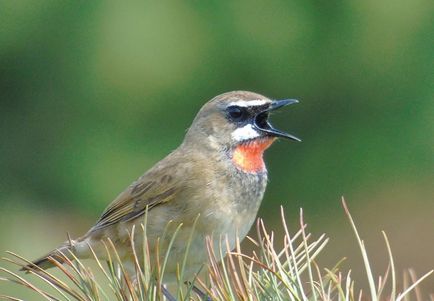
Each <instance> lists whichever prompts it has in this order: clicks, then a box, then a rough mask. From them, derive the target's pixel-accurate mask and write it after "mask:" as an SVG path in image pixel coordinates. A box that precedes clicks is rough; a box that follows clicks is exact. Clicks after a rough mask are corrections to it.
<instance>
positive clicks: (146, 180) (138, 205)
mask: <svg viewBox="0 0 434 301" xmlns="http://www.w3.org/2000/svg"><path fill="white" fill-rule="evenodd" d="M177 184H178V183H177V181H174V179H173V178H172V177H171V176H169V175H168V174H165V173H162V174H160V175H155V174H154V175H152V176H151V175H149V176H146V177H145V176H144V177H142V178H139V179H138V180H137V181H136V182H134V183H133V184H132V185H131V186H130V187H128V188H127V189H126V190H125V191H124V192H122V193H121V194H120V195H119V196H118V197H117V198H116V199H115V200H114V201H113V202H112V203H111V204H110V205H109V206H108V207H107V208H106V209H105V210H104V212H103V214H102V215H101V217H100V218H99V220H98V222H97V223H96V224H95V226H93V228H92V229H91V231H93V230H98V229H102V228H105V227H107V226H110V225H113V224H116V223H118V222H123V221H129V220H132V219H134V218H136V217H139V216H141V215H143V214H144V213H145V211H146V210H150V209H152V208H153V207H155V206H157V205H159V204H163V203H167V202H169V201H171V200H172V199H173V198H174V197H175V196H176V194H177V193H178V192H179V191H180V189H179V185H177Z"/></svg>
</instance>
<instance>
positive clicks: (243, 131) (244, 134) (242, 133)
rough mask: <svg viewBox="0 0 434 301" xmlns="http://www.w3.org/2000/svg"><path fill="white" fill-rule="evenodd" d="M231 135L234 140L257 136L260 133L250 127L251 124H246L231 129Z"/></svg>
mask: <svg viewBox="0 0 434 301" xmlns="http://www.w3.org/2000/svg"><path fill="white" fill-rule="evenodd" d="M231 136H232V139H234V140H235V141H244V140H249V139H253V138H257V137H259V136H260V134H259V133H258V132H257V131H256V130H255V129H254V128H253V127H252V125H251V124H247V125H245V126H243V127H242V128H238V129H236V130H235V131H233V132H232V135H231Z"/></svg>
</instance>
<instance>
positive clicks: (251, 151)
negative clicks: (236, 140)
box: [232, 138, 275, 173]
mask: <svg viewBox="0 0 434 301" xmlns="http://www.w3.org/2000/svg"><path fill="white" fill-rule="evenodd" d="M274 140H275V138H261V139H255V140H252V141H249V142H246V143H241V144H239V145H237V146H236V147H235V149H234V151H233V153H232V161H233V162H234V164H235V165H236V166H237V167H238V168H239V169H241V170H242V171H244V172H249V173H257V172H261V171H265V170H266V169H265V163H264V159H263V155H264V151H265V150H266V149H267V148H269V147H270V145H271V144H272V143H273V142H274Z"/></svg>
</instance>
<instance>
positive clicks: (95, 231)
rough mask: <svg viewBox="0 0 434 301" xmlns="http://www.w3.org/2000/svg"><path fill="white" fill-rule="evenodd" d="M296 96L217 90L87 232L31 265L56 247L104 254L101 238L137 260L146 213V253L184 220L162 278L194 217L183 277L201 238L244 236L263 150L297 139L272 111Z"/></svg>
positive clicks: (168, 274) (261, 184)
mask: <svg viewBox="0 0 434 301" xmlns="http://www.w3.org/2000/svg"><path fill="white" fill-rule="evenodd" d="M297 102H298V101H297V100H291V99H286V100H276V101H272V100H270V99H269V98H267V97H265V96H262V95H259V94H256V93H253V92H246V91H234V92H228V93H224V94H221V95H218V96H216V97H215V98H213V99H212V100H210V101H209V102H208V103H206V104H205V105H204V106H203V107H202V108H201V110H200V111H199V113H198V114H197V116H196V118H195V119H194V121H193V123H192V125H191V127H190V129H189V130H188V132H187V134H186V136H185V138H184V141H183V142H182V144H181V145H180V146H179V147H178V148H177V149H176V150H174V151H173V152H172V153H171V154H169V155H168V156H167V157H166V158H164V159H163V160H161V161H160V162H158V163H157V164H155V166H153V167H152V168H151V169H150V170H148V171H147V172H146V173H145V174H144V175H143V176H141V177H140V178H138V179H137V180H136V181H135V182H134V183H132V184H131V185H130V186H129V187H128V188H127V189H126V190H125V191H123V192H122V193H121V194H120V195H119V196H118V197H117V198H116V199H115V200H114V201H113V202H112V203H111V204H110V205H109V206H108V207H107V208H106V209H105V211H104V212H103V214H102V215H101V217H100V218H99V220H98V221H97V223H96V224H95V225H94V226H93V227H92V228H91V229H90V230H89V231H88V232H87V233H86V234H85V235H84V236H82V237H80V238H78V239H76V240H72V241H67V242H65V243H64V244H62V245H61V246H59V247H58V248H57V249H55V250H53V251H52V252H50V253H49V254H48V255H46V256H44V257H42V258H41V259H38V260H36V261H35V262H34V263H33V264H34V265H37V266H39V267H41V268H43V269H46V268H49V267H52V266H53V264H52V261H51V260H50V259H49V257H52V258H56V259H57V260H61V258H60V257H59V256H58V255H59V253H62V254H64V255H66V256H69V257H71V258H72V256H71V255H70V252H72V253H73V254H74V255H75V256H76V257H78V258H91V257H92V254H91V251H90V249H89V246H91V247H92V249H93V250H94V251H95V253H96V254H97V256H98V257H99V258H100V259H102V260H104V259H105V257H106V256H107V254H106V249H105V248H104V244H103V242H104V240H105V239H107V238H109V239H110V240H111V241H112V242H113V243H114V245H115V246H116V249H117V251H118V252H119V255H120V257H121V259H122V261H123V263H125V266H127V267H128V266H130V267H134V265H133V252H132V249H131V242H130V239H129V233H131V231H132V228H133V226H134V227H135V228H136V229H141V224H143V223H144V217H145V215H146V218H147V224H146V231H147V239H148V243H149V245H150V250H151V252H152V250H154V249H155V244H156V243H157V240H158V239H159V240H160V242H159V243H160V254H165V252H166V250H167V248H168V244H169V241H170V238H171V234H173V232H174V231H175V228H176V227H177V226H178V225H180V224H182V227H181V229H180V230H179V232H178V234H177V236H176V239H175V240H174V243H173V246H172V248H171V251H170V257H169V262H168V263H167V266H166V271H165V275H164V282H166V283H170V282H174V281H176V277H175V276H176V266H177V263H182V261H183V259H184V254H185V251H186V245H187V243H186V242H187V241H188V239H189V237H190V234H191V231H192V228H193V223H194V221H195V220H196V218H197V224H196V226H195V227H194V234H193V239H192V243H191V246H190V250H189V257H188V259H187V264H186V271H185V273H186V275H187V277H191V276H193V275H194V274H195V273H197V272H198V270H199V268H200V267H201V266H202V265H203V264H204V263H205V262H206V259H207V253H206V247H205V238H206V237H211V236H212V239H213V242H214V245H215V247H216V248H220V247H219V245H220V242H221V239H222V237H227V238H228V241H229V244H230V248H232V249H233V248H234V247H235V243H236V238H237V237H238V238H239V239H240V240H241V239H243V238H244V237H245V236H246V235H247V232H248V231H249V229H250V227H251V226H252V224H253V222H254V220H255V218H256V214H257V212H258V209H259V205H260V204H261V201H262V198H263V196H264V192H265V187H266V185H267V169H266V167H265V164H264V161H263V153H264V151H265V150H266V149H267V148H268V147H269V146H270V145H271V144H272V143H273V141H274V140H275V139H276V138H279V137H282V138H288V139H292V140H296V141H300V140H299V139H298V138H296V137H294V136H292V135H289V134H287V133H284V132H282V131H279V130H277V129H275V128H274V127H272V126H271V124H270V123H269V121H268V117H269V113H270V111H273V110H275V109H278V108H280V107H282V106H285V105H289V104H293V103H297ZM146 211H147V213H146ZM169 221H171V224H170V225H171V226H170V227H167V225H168V223H169ZM165 229H166V235H165V236H164V237H165V239H164V238H162V236H163V232H164V231H165ZM142 243H143V235H138V234H136V235H135V246H136V247H137V248H138V250H137V252H136V254H138V255H139V256H140V254H143V251H142V250H141V248H142V246H143V244H142ZM223 245H225V244H223ZM225 250H226V247H223V250H222V252H223V253H225ZM142 262H143V261H142ZM32 267H33V268H34V266H33V265H28V266H27V267H25V268H24V269H32Z"/></svg>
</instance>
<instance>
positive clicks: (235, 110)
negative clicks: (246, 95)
mask: <svg viewBox="0 0 434 301" xmlns="http://www.w3.org/2000/svg"><path fill="white" fill-rule="evenodd" d="M226 110H227V113H228V116H229V118H230V119H231V120H233V121H237V122H239V121H244V120H246V119H247V117H248V116H247V115H248V114H247V111H246V110H245V109H244V108H240V107H237V106H231V107H228V108H227V109H226Z"/></svg>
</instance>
